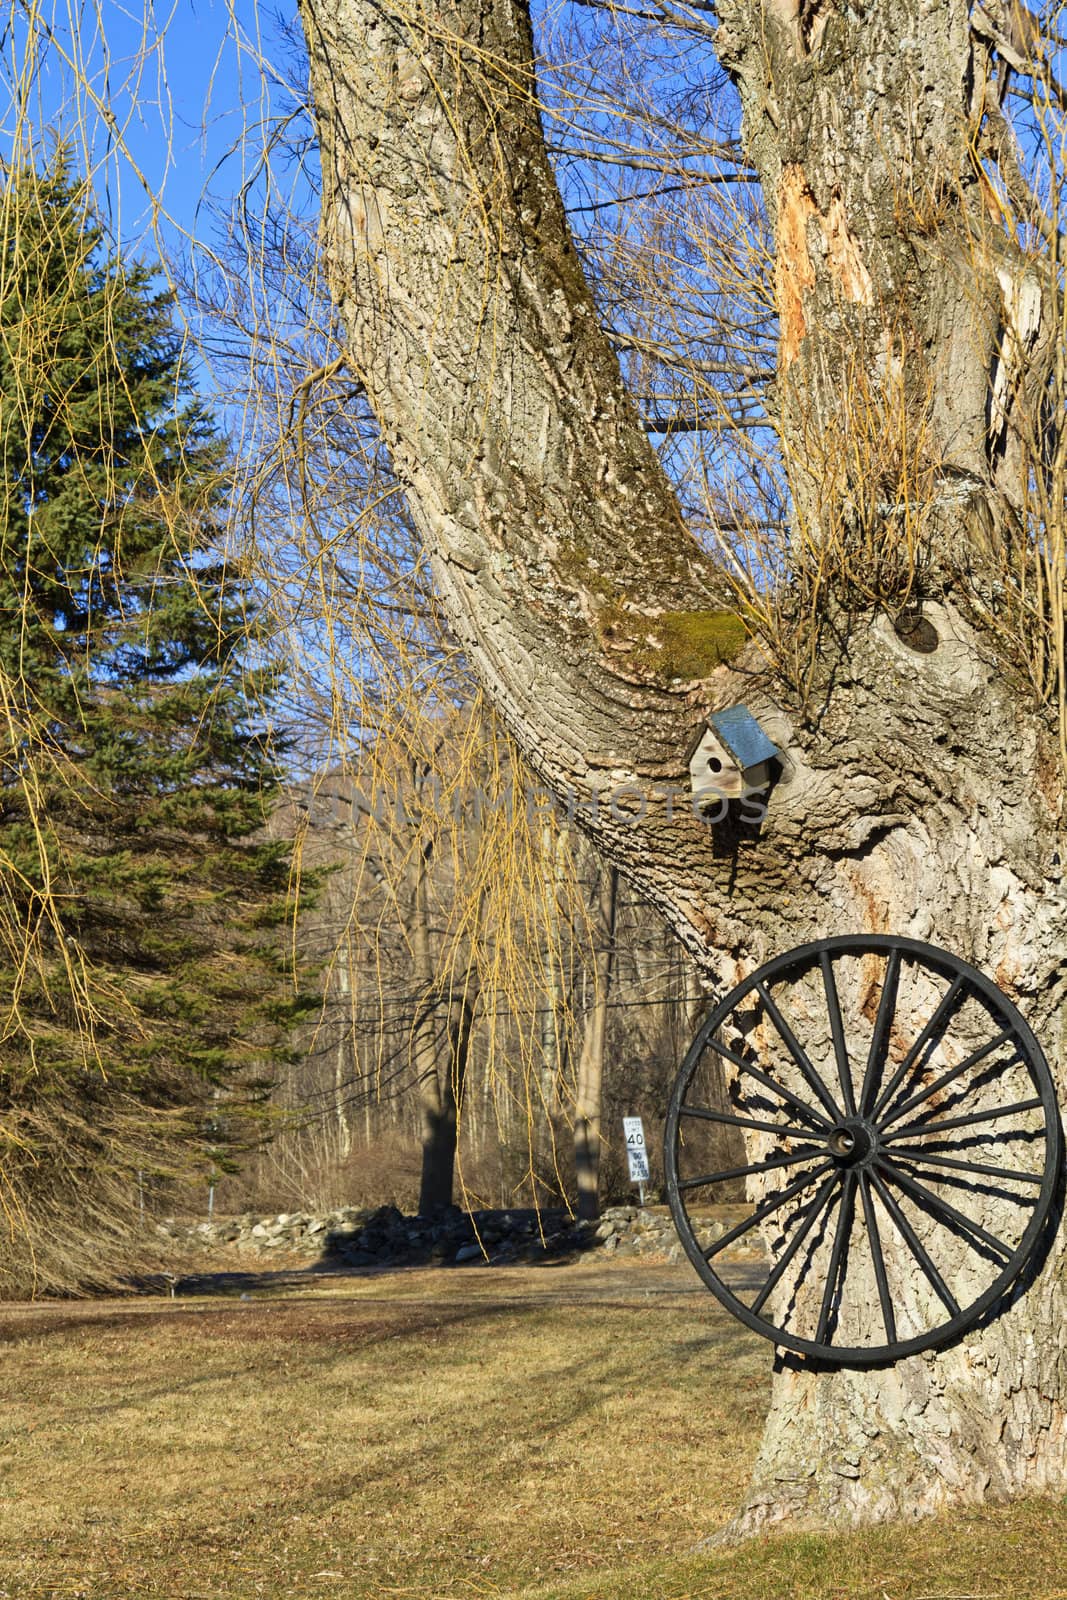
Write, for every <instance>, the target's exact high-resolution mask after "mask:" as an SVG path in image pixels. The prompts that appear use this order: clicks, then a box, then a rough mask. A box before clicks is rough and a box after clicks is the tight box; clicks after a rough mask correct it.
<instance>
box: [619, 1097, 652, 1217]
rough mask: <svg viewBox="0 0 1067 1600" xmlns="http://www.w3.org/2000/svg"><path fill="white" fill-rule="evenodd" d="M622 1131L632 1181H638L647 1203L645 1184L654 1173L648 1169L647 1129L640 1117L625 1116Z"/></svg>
mask: <svg viewBox="0 0 1067 1600" xmlns="http://www.w3.org/2000/svg"><path fill="white" fill-rule="evenodd" d="M622 1132H623V1137H624V1139H625V1140H626V1159H627V1161H628V1162H629V1163H630V1182H631V1183H636V1184H637V1186H638V1190H639V1192H640V1195H641V1204H642V1205H644V1203H645V1184H646V1183H650V1182H651V1180H652V1174H651V1173H650V1172H649V1170H648V1151H647V1150H646V1149H645V1129H644V1124H643V1123H642V1121H641V1118H640V1117H623V1119H622Z"/></svg>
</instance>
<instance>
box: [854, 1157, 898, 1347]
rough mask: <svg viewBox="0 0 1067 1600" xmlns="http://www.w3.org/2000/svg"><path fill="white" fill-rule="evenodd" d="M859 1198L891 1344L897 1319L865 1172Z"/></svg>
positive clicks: (895, 1333)
mask: <svg viewBox="0 0 1067 1600" xmlns="http://www.w3.org/2000/svg"><path fill="white" fill-rule="evenodd" d="M860 1196H861V1198H862V1200H863V1220H864V1223H865V1225H866V1228H867V1237H868V1238H869V1239H870V1241H871V1260H872V1261H873V1262H874V1281H875V1283H876V1284H877V1285H878V1304H879V1305H880V1306H881V1308H882V1324H883V1326H884V1328H885V1336H886V1338H887V1339H888V1340H889V1342H890V1344H893V1343H895V1341H896V1337H897V1319H896V1316H895V1314H894V1312H893V1302H892V1299H891V1298H890V1295H889V1279H888V1278H887V1277H886V1270H885V1257H884V1256H883V1255H882V1237H881V1234H880V1233H879V1231H878V1218H877V1216H876V1215H875V1211H874V1198H873V1196H872V1194H871V1180H870V1177H869V1176H868V1174H867V1173H866V1172H861V1173H860Z"/></svg>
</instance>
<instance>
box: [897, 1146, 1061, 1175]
mask: <svg viewBox="0 0 1067 1600" xmlns="http://www.w3.org/2000/svg"><path fill="white" fill-rule="evenodd" d="M893 1155H894V1156H896V1157H899V1158H902V1159H904V1160H906V1161H928V1162H929V1163H930V1164H931V1165H932V1166H937V1167H951V1168H952V1169H953V1170H954V1171H956V1172H973V1173H975V1175H976V1176H978V1177H983V1178H1004V1179H1006V1180H1007V1181H1008V1182H1009V1183H1043V1182H1044V1175H1043V1174H1042V1173H1040V1172H1016V1171H1015V1169H1014V1168H1012V1167H994V1166H988V1165H986V1164H985V1163H984V1162H981V1161H959V1160H957V1159H956V1158H955V1157H954V1156H943V1155H939V1154H938V1152H937V1151H936V1150H916V1149H915V1148H914V1146H912V1145H901V1144H898V1145H894V1146H893Z"/></svg>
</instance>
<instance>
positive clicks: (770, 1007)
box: [756, 983, 841, 1126]
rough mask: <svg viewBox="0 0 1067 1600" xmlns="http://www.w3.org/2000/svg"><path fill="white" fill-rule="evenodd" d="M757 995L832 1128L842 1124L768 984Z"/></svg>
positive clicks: (829, 1095) (837, 1110)
mask: <svg viewBox="0 0 1067 1600" xmlns="http://www.w3.org/2000/svg"><path fill="white" fill-rule="evenodd" d="M756 993H757V994H758V995H759V997H760V999H761V1000H762V1001H763V1005H764V1008H765V1009H766V1012H767V1015H768V1016H769V1017H770V1019H771V1021H772V1022H773V1023H774V1026H775V1028H776V1029H777V1031H778V1033H779V1034H780V1036H781V1038H782V1042H783V1043H784V1045H785V1047H786V1049H787V1050H788V1051H789V1054H790V1055H791V1056H792V1057H793V1060H794V1061H795V1062H796V1064H797V1066H798V1067H799V1068H800V1074H801V1077H802V1078H803V1079H804V1081H805V1083H806V1084H807V1085H808V1088H809V1089H810V1090H811V1092H812V1093H813V1094H814V1096H815V1098H816V1099H817V1100H819V1101H821V1103H822V1108H823V1110H824V1111H825V1112H827V1113H828V1114H829V1116H830V1118H831V1119H832V1121H831V1126H832V1125H833V1123H837V1122H840V1121H841V1111H840V1108H839V1107H838V1105H837V1104H836V1103H835V1101H834V1097H833V1095H832V1094H831V1093H830V1091H829V1090H828V1089H827V1087H826V1085H825V1083H823V1081H822V1079H821V1078H820V1076H819V1074H818V1073H817V1072H816V1070H815V1068H814V1067H813V1066H812V1064H811V1062H810V1061H809V1060H808V1055H807V1052H806V1051H805V1050H804V1049H803V1048H802V1046H801V1045H800V1043H799V1041H798V1040H797V1037H796V1034H795V1033H794V1032H793V1030H792V1028H791V1027H790V1026H789V1024H788V1022H787V1021H786V1020H785V1018H784V1017H783V1016H782V1013H781V1012H780V1011H779V1009H778V1007H777V1006H776V1005H775V1003H774V1000H773V999H772V998H771V995H770V993H769V992H768V990H767V986H766V984H763V983H757V985H756Z"/></svg>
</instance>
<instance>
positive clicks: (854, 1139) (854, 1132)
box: [826, 1117, 878, 1167]
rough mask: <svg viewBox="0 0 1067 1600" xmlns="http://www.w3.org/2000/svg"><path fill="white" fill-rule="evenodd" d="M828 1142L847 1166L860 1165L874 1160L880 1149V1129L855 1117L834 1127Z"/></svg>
mask: <svg viewBox="0 0 1067 1600" xmlns="http://www.w3.org/2000/svg"><path fill="white" fill-rule="evenodd" d="M826 1142H827V1144H828V1145H829V1146H830V1149H831V1150H832V1151H833V1153H834V1155H835V1156H836V1157H837V1158H838V1160H839V1161H840V1162H841V1164H842V1166H845V1167H859V1166H862V1165H863V1164H864V1163H865V1162H870V1161H873V1159H874V1156H875V1153H876V1151H877V1149H878V1131H877V1129H876V1128H875V1127H874V1126H873V1124H872V1123H870V1122H864V1121H862V1120H861V1119H860V1118H858V1117H857V1118H854V1119H852V1120H850V1121H848V1122H842V1123H841V1125H840V1127H837V1128H835V1129H834V1131H833V1133H831V1135H830V1137H829V1138H828V1139H827V1141H826Z"/></svg>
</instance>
